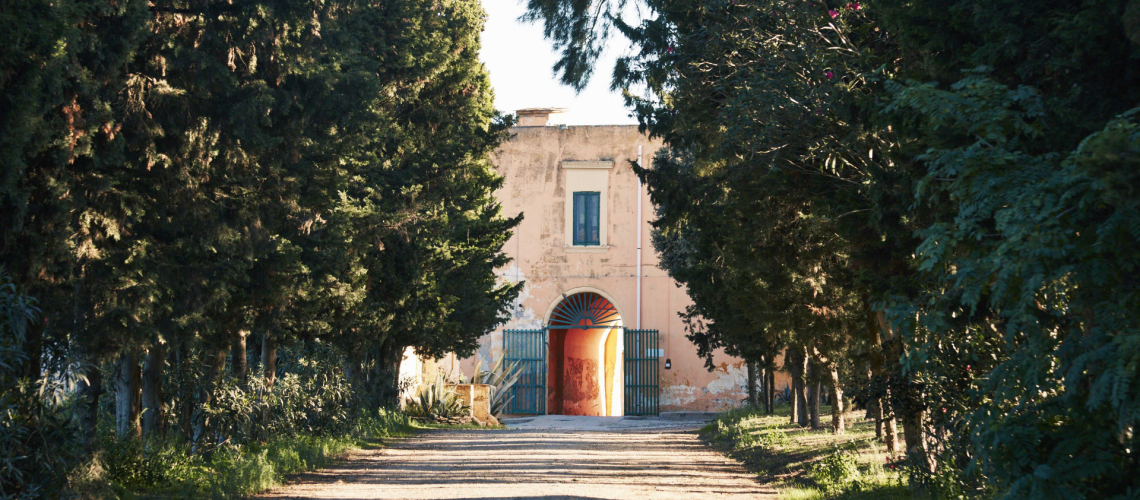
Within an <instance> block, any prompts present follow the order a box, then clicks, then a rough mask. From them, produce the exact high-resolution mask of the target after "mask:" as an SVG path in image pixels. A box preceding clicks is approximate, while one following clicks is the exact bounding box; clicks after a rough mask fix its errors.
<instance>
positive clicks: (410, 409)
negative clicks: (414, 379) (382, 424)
mask: <svg viewBox="0 0 1140 500" xmlns="http://www.w3.org/2000/svg"><path fill="white" fill-rule="evenodd" d="M466 409H467V407H466V406H463V401H461V400H460V399H459V395H458V394H456V393H455V390H454V389H452V388H450V387H448V385H447V381H446V380H444V378H443V373H442V372H441V373H439V374H437V375H436V377H435V381H434V382H431V383H428V384H424V385H421V386H420V388H419V390H418V391H416V396H415V397H413V398H408V400H407V401H406V404H405V408H404V412H406V413H407V414H408V415H409V416H413V417H422V418H430V417H443V418H449V417H458V416H461V415H463V414H464V413H466V412H465V410H466Z"/></svg>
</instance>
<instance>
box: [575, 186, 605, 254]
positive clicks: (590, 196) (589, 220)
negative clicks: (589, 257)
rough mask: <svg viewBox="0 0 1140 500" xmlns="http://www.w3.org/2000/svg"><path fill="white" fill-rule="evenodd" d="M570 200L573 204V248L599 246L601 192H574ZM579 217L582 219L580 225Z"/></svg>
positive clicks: (600, 242)
mask: <svg viewBox="0 0 1140 500" xmlns="http://www.w3.org/2000/svg"><path fill="white" fill-rule="evenodd" d="M571 199H572V200H573V204H574V206H573V210H574V212H573V218H572V219H571V220H572V221H573V224H574V227H573V229H572V242H573V246H576V247H596V246H601V244H602V238H601V234H602V228H601V224H602V220H601V218H602V216H601V212H602V210H601V208H602V207H601V201H602V193H601V191H574V193H573V195H572V197H571ZM579 216H581V218H582V221H581V225H580V224H579ZM583 233H585V234H583ZM591 233H592V234H591ZM591 236H592V238H591Z"/></svg>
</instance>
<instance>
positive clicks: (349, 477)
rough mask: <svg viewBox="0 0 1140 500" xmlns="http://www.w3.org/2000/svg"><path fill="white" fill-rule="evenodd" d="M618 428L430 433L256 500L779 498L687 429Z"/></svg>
mask: <svg viewBox="0 0 1140 500" xmlns="http://www.w3.org/2000/svg"><path fill="white" fill-rule="evenodd" d="M587 418H588V417H587ZM612 420H614V421H615V422H616V425H608V424H601V425H599V424H597V422H596V421H585V422H587V423H586V424H583V422H584V421H583V420H581V417H579V419H566V420H565V422H566V423H565V424H559V420H551V422H550V423H547V424H543V425H536V424H535V423H533V422H531V423H528V425H527V427H529V428H522V429H513V430H499V431H480V430H462V431H461V430H456V431H445V430H440V431H429V432H425V433H423V434H421V435H419V436H416V437H414V438H408V439H404V440H400V441H397V442H395V443H393V444H392V445H391V446H389V447H387V448H382V449H375V450H363V451H359V452H356V453H354V454H353V455H351V456H350V457H349V458H348V459H347V460H345V461H343V462H341V463H340V464H338V465H336V466H334V467H331V468H328V469H324V470H321V471H319V472H315V473H311V474H306V475H304V476H302V477H300V478H298V480H297V481H295V482H294V483H293V484H290V485H288V486H285V487H283V488H280V489H278V490H276V491H273V492H270V493H269V494H265V495H262V496H261V497H260V498H278V499H286V498H290V499H292V498H340V499H366V498H408V499H412V498H415V499H427V498H441V499H442V498H447V499H475V498H516V499H532V498H564V499H601V498H606V499H636V500H650V499H664V498H702V499H703V498H771V499H774V498H775V492H774V491H772V490H770V489H767V488H764V487H762V486H761V485H760V484H759V483H757V482H756V480H755V479H753V476H752V475H751V474H749V473H748V472H746V471H745V470H744V469H743V468H742V467H741V466H740V465H739V464H738V463H736V462H734V461H732V460H730V459H727V458H725V457H724V456H722V455H720V454H719V453H716V452H714V451H712V450H710V449H708V447H706V446H705V445H704V444H702V443H701V442H700V441H699V440H698V439H697V436H696V434H694V433H693V431H692V430H691V429H689V430H683V429H678V424H677V423H675V422H673V423H668V422H663V423H662V425H660V426H657V427H656V428H655V426H654V425H652V423H651V422H649V423H646V422H638V423H637V425H620V419H612ZM541 422H542V421H540V423H541ZM689 426H690V427H691V424H690V425H689ZM520 427H521V426H520ZM536 427H538V428H536ZM583 429H589V430H583Z"/></svg>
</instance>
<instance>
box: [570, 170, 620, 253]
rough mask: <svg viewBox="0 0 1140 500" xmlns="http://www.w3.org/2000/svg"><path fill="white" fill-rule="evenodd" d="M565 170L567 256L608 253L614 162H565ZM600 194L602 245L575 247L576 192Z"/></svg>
mask: <svg viewBox="0 0 1140 500" xmlns="http://www.w3.org/2000/svg"><path fill="white" fill-rule="evenodd" d="M561 167H562V170H563V171H565V175H566V178H565V181H566V184H565V189H564V190H563V191H564V193H565V195H564V196H565V204H564V205H563V206H564V207H565V208H564V210H563V212H564V218H565V224H564V225H563V227H564V228H565V230H564V233H565V239H564V240H563V241H565V242H566V245H565V247H564V248H565V249H566V252H567V253H604V252H606V251H608V250H609V249H610V244H609V238H608V235H607V234H606V232H607V231H606V229H607V224H608V223H609V218H608V217H607V215H608V213H609V205H610V204H609V177H610V171H611V170H613V168H614V161H613V160H586V161H583V160H562V162H561ZM576 191H596V192H598V193H600V194H599V195H598V196H599V203H598V205H599V206H598V244H597V245H574V244H573V241H574V192H576Z"/></svg>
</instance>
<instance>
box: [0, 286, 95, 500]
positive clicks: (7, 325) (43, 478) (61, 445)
mask: <svg viewBox="0 0 1140 500" xmlns="http://www.w3.org/2000/svg"><path fill="white" fill-rule="evenodd" d="M38 314H39V310H38V309H37V308H36V305H35V300H34V299H32V298H31V297H28V296H27V295H24V294H22V293H20V290H18V289H17V288H16V286H15V285H14V284H13V283H12V281H11V279H9V278H8V275H7V274H6V273H5V272H4V269H3V268H2V267H0V387H3V388H4V390H3V392H2V393H0V496H3V497H4V498H38V497H40V496H42V495H45V494H50V492H52V491H54V490H55V489H56V488H59V487H60V485H61V484H62V482H63V481H64V479H65V475H66V473H67V470H68V467H70V464H71V462H72V461H74V460H75V458H76V450H75V446H76V444H77V443H76V439H75V437H76V436H75V432H74V431H75V429H74V427H73V425H72V422H71V421H70V420H69V419H68V418H67V416H66V413H64V408H63V405H64V404H65V401H64V394H65V392H64V390H65V388H64V387H63V386H62V384H61V383H60V381H58V380H48V379H42V378H35V379H33V378H30V377H28V376H27V372H26V371H24V370H23V368H24V362H25V361H26V355H27V354H26V352H27V351H26V348H25V343H26V341H27V338H26V337H27V328H28V325H29V324H30V323H32V322H33V321H37V320H38Z"/></svg>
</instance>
